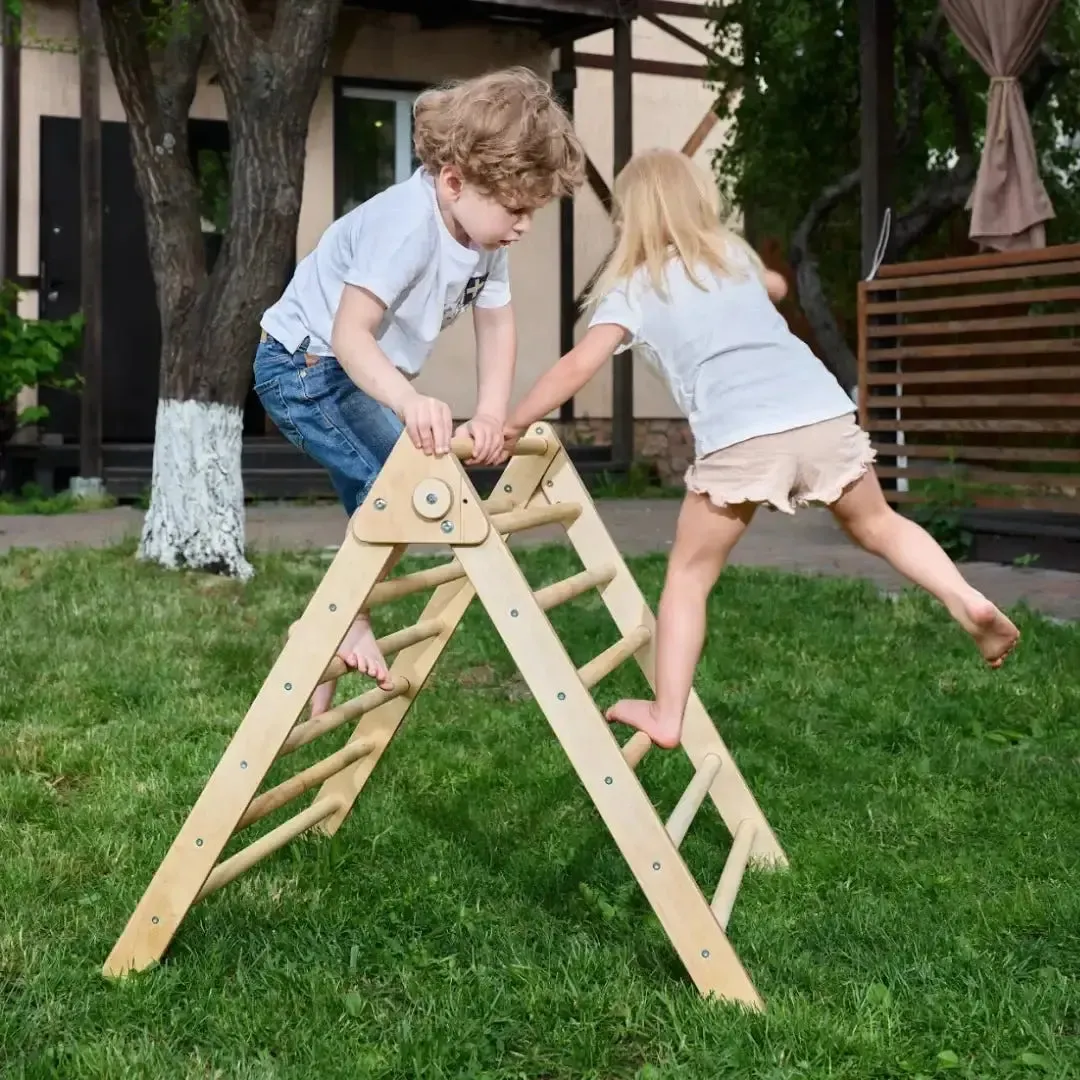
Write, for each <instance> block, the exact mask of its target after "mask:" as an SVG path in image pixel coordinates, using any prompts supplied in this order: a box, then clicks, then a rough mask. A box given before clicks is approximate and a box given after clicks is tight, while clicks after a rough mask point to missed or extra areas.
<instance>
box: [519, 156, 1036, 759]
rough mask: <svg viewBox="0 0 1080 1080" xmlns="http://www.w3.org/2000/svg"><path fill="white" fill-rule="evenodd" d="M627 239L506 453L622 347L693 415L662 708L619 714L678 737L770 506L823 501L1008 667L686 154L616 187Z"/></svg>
mask: <svg viewBox="0 0 1080 1080" xmlns="http://www.w3.org/2000/svg"><path fill="white" fill-rule="evenodd" d="M615 201H616V228H617V233H618V235H617V241H616V245H615V249H614V251H613V252H612V254H611V256H610V258H609V260H608V262H607V264H606V266H605V268H604V271H603V273H602V274H601V275H600V277H599V279H598V280H597V283H596V285H595V287H594V288H593V290H592V291H591V295H590V298H589V302H590V306H591V308H592V316H591V319H590V322H589V328H588V331H587V332H586V333H585V335H584V336H583V337H582V339H581V341H580V342H579V343H578V345H576V346H575V347H574V348H573V349H572V350H571V351H570V352H568V353H567V354H566V355H565V356H563V357H562V359H560V360H559V361H558V363H557V364H555V366H554V367H552V368H551V369H550V370H549V371H548V372H547V373H546V374H544V375H543V376H542V377H541V378H540V379H539V380H538V381H537V382H536V384H535V385H534V386H533V387H532V389H531V390H530V391H529V392H528V394H527V395H526V397H525V398H524V400H523V401H522V402H521V403H520V404H519V405H518V406H517V408H516V409H515V410H514V411H513V414H512V415H511V417H510V419H509V421H508V423H507V430H506V442H507V448H508V449H510V448H512V446H513V444H514V443H515V442H516V440H517V439H518V438H520V436H521V433H522V432H523V431H524V430H525V429H526V428H527V427H528V426H529V425H530V424H531V423H534V422H535V421H536V420H538V419H539V418H541V417H543V416H546V415H547V414H548V413H550V412H551V410H552V409H554V408H556V407H557V406H558V405H560V404H561V403H562V402H564V401H566V400H567V399H568V398H570V397H572V396H573V395H574V394H575V393H576V392H577V391H578V390H580V389H581V387H583V386H584V385H585V383H587V382H588V381H589V379H590V378H592V376H593V375H595V374H596V372H597V371H598V370H599V369H600V367H601V366H602V365H603V364H604V363H605V361H607V360H608V359H609V358H610V357H611V355H612V354H613V353H616V352H620V351H622V350H623V349H626V348H634V349H636V350H637V352H638V354H639V355H640V356H642V358H643V359H645V360H646V362H648V363H649V364H650V365H651V366H652V367H653V368H654V369H655V370H656V371H657V372H658V373H659V374H660V375H661V377H662V378H663V379H664V381H665V382H666V383H667V386H668V388H669V389H670V391H671V394H672V396H673V397H674V399H675V401H676V402H677V403H678V405H679V407H680V409H681V410H682V411H683V413H684V415H685V416H686V417H687V419H688V420H689V423H690V429H691V432H692V434H693V437H694V446H695V460H694V462H693V464H692V465H691V466H690V468H689V469H688V470H687V472H686V477H685V481H686V488H687V493H686V497H685V500H684V502H683V505H682V509H681V511H680V514H679V520H678V526H677V529H676V535H675V542H674V545H673V547H672V550H671V556H670V561H669V563H668V569H667V575H666V580H665V583H664V589H663V593H662V595H661V597H660V605H659V613H658V619H657V638H656V650H657V654H656V700H655V701H639V700H633V701H620V702H618V704H616V705H614V706H612V708H611V709H610V710H609V711H608V714H607V715H608V719H609V720H611V721H618V722H621V723H624V724H628V725H629V726H630V727H633V728H637V729H639V730H641V731H644V732H646V733H647V734H648V735H649V736H650V737H651V739H652V740H653V742H654V743H656V745H658V746H663V747H672V746H676V745H678V743H679V739H680V736H681V731H682V718H683V711H684V709H685V707H686V701H687V698H688V697H689V694H690V688H691V684H692V681H693V675H694V669H695V667H696V665H697V661H698V658H699V656H700V654H701V648H702V645H703V643H704V638H705V603H706V599H707V598H708V595H709V592H710V590H711V589H712V587H713V585H715V583H716V580H717V578H718V576H719V574H720V571H721V570H722V569H723V567H724V564H725V562H726V561H727V558H728V555H729V554H730V552H731V550H732V548H734V546H735V544H736V543H737V542H738V541H739V538H740V537H741V536H742V535H743V533H744V532H745V531H746V527H747V526H748V525H749V524H750V520H751V518H753V516H754V512H755V510H757V508H758V507H759V506H762V505H764V506H767V507H769V508H770V509H771V510H778V511H781V512H782V513H786V514H792V513H794V512H795V510H796V508H798V507H801V506H805V505H807V504H810V503H818V504H824V505H826V506H828V508H829V509H830V510H831V511H832V513H833V514H834V515H835V517H836V519H837V521H838V522H839V523H840V525H841V526H842V527H843V529H844V530H845V532H846V533H847V534H848V536H849V537H851V539H852V540H854V541H855V542H856V543H857V544H859V545H861V546H862V547H863V548H865V549H866V550H867V551H870V552H873V553H874V554H875V555H879V556H881V557H882V558H883V559H885V560H886V561H887V562H888V563H889V564H890V565H891V566H892V567H893V568H894V569H896V570H897V571H899V572H900V573H901V574H903V575H904V576H905V577H907V578H908V579H909V580H911V581H912V582H914V583H915V584H916V585H919V586H921V587H922V588H923V589H925V590H926V591H927V592H929V593H930V594H931V595H933V596H934V597H936V598H937V599H938V600H939V601H940V602H941V603H942V604H943V605H944V606H945V607H946V609H947V610H948V611H949V613H950V614H951V615H952V617H953V618H954V619H955V620H956V621H957V622H958V623H959V624H960V625H961V626H962V627H963V628H964V629H965V630H966V631H967V632H968V633H969V634H970V635H971V636H972V638H973V639H974V641H975V644H976V645H977V647H978V649H979V651H980V652H981V653H982V656H983V658H984V659H985V660H986V661H987V663H989V664H990V665H991V666H992V667H998V666H1000V664H1001V663H1002V661H1003V660H1004V659H1005V657H1006V655H1007V654H1008V653H1009V652H1010V651H1011V650H1012V649H1013V648H1014V646H1015V645H1016V642H1017V640H1018V638H1019V633H1018V631H1017V629H1016V627H1015V626H1014V625H1013V624H1012V622H1010V620H1009V619H1008V618H1006V616H1005V615H1004V614H1002V613H1001V612H1000V611H999V610H998V609H997V608H996V607H995V606H994V605H993V604H992V603H991V602H990V601H989V600H987V599H986V598H985V597H984V596H982V594H981V593H979V592H977V591H976V590H975V589H973V588H972V587H971V586H970V585H969V584H968V583H967V582H966V581H965V580H964V578H963V577H962V576H961V574H960V572H959V571H958V570H957V568H956V567H955V566H954V565H953V563H952V561H951V560H950V559H949V557H948V556H947V555H946V554H945V552H944V551H942V549H941V548H940V547H939V546H938V544H937V543H936V542H935V541H934V540H933V538H932V537H930V536H929V534H927V533H926V532H925V531H924V530H923V529H922V528H920V527H919V526H918V525H917V524H915V523H914V522H913V521H910V520H909V519H907V518H904V517H901V516H900V515H899V514H897V513H895V512H894V511H893V510H892V509H891V508H890V507H889V505H888V504H887V503H886V502H885V499H884V497H883V495H882V492H881V488H880V486H879V484H878V481H877V477H876V475H875V473H874V470H873V465H872V462H873V460H874V451H873V449H872V448H871V446H870V440H869V438H868V437H867V435H866V433H865V432H864V431H863V430H862V429H861V428H860V427H859V426H858V424H857V423H856V421H855V417H854V405H853V403H852V401H851V398H850V397H849V396H848V395H847V394H846V393H845V392H844V391H843V389H841V387H840V385H839V384H838V383H837V381H836V379H834V378H833V376H832V375H831V374H830V373H829V371H828V370H827V369H826V368H825V367H824V365H822V363H821V362H820V361H819V360H818V359H817V357H816V356H814V354H813V353H812V352H811V350H810V349H809V348H808V347H807V346H806V345H805V344H804V343H803V342H802V341H801V340H800V339H799V338H797V337H796V336H795V335H794V334H792V333H791V332H790V330H789V329H788V326H787V323H786V321H785V320H784V318H783V316H782V315H781V314H780V312H779V311H778V310H777V309H776V307H775V301H777V300H779V299H781V298H782V297H783V295H784V293H785V292H786V285H785V283H784V280H783V278H781V277H780V276H779V275H778V274H775V273H773V272H771V271H768V270H766V269H765V268H764V267H763V266H762V264H761V261H760V259H758V257H757V255H756V254H755V253H754V252H753V250H752V249H751V248H750V247H749V246H748V245H747V244H746V243H745V242H744V241H743V240H742V239H740V238H739V237H738V236H736V235H735V234H734V233H732V232H731V231H730V230H729V229H727V228H725V226H724V225H723V224H722V222H721V220H720V216H719V215H720V209H719V197H718V193H717V191H716V187H715V185H714V184H713V183H712V182H711V179H710V178H709V177H708V176H707V175H705V174H704V173H703V172H702V171H700V170H699V169H698V168H696V167H695V166H694V165H693V164H692V163H691V162H690V161H689V160H688V159H687V158H686V157H685V156H684V155H683V154H681V153H678V152H675V151H668V150H650V151H646V152H643V153H639V154H637V155H636V156H635V157H634V158H633V159H632V160H631V161H630V163H629V164H628V165H627V166H626V168H625V169H623V171H622V172H621V173H620V175H619V177H618V180H617V181H616V184H615Z"/></svg>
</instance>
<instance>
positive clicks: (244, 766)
mask: <svg viewBox="0 0 1080 1080" xmlns="http://www.w3.org/2000/svg"><path fill="white" fill-rule="evenodd" d="M240 768H241V769H246V768H247V762H246V761H241V762H240Z"/></svg>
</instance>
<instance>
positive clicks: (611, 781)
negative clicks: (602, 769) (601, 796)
mask: <svg viewBox="0 0 1080 1080" xmlns="http://www.w3.org/2000/svg"><path fill="white" fill-rule="evenodd" d="M604 783H605V784H607V785H608V786H609V787H610V786H611V785H612V784H614V783H615V781H614V780H612V779H611V777H610V776H605V777H604Z"/></svg>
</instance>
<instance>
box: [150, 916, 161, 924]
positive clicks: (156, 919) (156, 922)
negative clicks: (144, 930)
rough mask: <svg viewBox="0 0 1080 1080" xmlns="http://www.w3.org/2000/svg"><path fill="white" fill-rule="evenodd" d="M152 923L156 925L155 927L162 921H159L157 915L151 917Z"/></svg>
mask: <svg viewBox="0 0 1080 1080" xmlns="http://www.w3.org/2000/svg"><path fill="white" fill-rule="evenodd" d="M150 921H151V922H152V923H153V924H154V925H155V926H157V924H158V923H159V922H161V920H160V919H159V918H158V917H157V916H156V915H151V916H150Z"/></svg>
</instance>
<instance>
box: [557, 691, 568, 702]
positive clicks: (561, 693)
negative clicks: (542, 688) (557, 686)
mask: <svg viewBox="0 0 1080 1080" xmlns="http://www.w3.org/2000/svg"><path fill="white" fill-rule="evenodd" d="M555 696H556V697H557V698H558V699H559V700H560V701H565V700H566V695H565V694H564V693H563V692H562V691H561V690H560V691H559V692H558V694H556V695H555Z"/></svg>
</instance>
